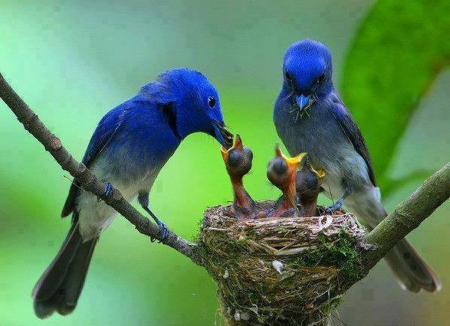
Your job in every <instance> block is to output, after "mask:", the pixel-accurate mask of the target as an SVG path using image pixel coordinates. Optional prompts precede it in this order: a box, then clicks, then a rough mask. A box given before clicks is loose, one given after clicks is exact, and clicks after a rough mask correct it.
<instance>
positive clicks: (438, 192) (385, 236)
mask: <svg viewBox="0 0 450 326" xmlns="http://www.w3.org/2000/svg"><path fill="white" fill-rule="evenodd" d="M449 197H450V163H447V164H446V165H444V167H442V168H441V169H440V170H439V171H437V172H436V173H434V174H433V175H432V176H431V177H430V178H428V179H427V180H425V182H424V183H423V184H422V185H421V186H420V187H419V188H418V189H417V190H416V191H414V193H413V194H412V195H411V196H410V197H409V198H407V199H405V200H404V201H403V202H401V203H400V204H399V205H397V207H396V208H395V209H394V211H393V212H392V213H391V214H389V215H388V216H387V217H386V218H385V219H384V220H383V221H382V222H381V223H380V224H378V225H377V227H375V228H374V229H373V230H372V231H371V232H370V233H369V234H368V235H367V236H366V241H367V243H368V244H369V245H375V246H376V249H375V250H370V251H368V252H367V253H366V254H365V255H364V256H363V259H364V262H363V264H364V267H365V269H366V270H367V271H368V270H370V269H371V268H372V267H373V266H375V264H376V263H377V262H378V261H379V260H381V259H382V258H383V257H384V256H385V255H386V253H387V252H388V251H389V250H390V249H391V248H392V247H394V246H395V245H396V244H397V243H398V242H399V241H400V240H402V239H403V238H404V237H405V236H406V235H407V234H408V233H410V232H411V231H412V230H414V229H416V228H417V227H418V226H419V225H420V223H422V221H424V220H425V219H426V218H427V217H428V216H430V215H431V213H433V212H434V211H435V210H436V208H438V207H439V206H440V205H442V204H443V203H444V202H445V201H446V200H447V199H448V198H449Z"/></svg>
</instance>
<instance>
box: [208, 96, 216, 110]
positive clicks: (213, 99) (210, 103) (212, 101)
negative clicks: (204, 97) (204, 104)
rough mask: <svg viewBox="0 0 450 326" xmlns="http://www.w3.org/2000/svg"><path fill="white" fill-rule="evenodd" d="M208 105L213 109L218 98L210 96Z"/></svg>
mask: <svg viewBox="0 0 450 326" xmlns="http://www.w3.org/2000/svg"><path fill="white" fill-rule="evenodd" d="M208 105H209V107H210V108H211V109H212V108H213V107H214V106H215V105H216V99H215V98H214V97H213V96H210V97H208Z"/></svg>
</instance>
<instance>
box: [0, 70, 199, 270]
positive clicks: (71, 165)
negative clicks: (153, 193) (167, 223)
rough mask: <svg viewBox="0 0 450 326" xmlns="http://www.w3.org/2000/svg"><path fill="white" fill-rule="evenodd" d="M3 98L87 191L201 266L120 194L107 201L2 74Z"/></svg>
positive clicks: (185, 244)
mask: <svg viewBox="0 0 450 326" xmlns="http://www.w3.org/2000/svg"><path fill="white" fill-rule="evenodd" d="M0 97H1V98H2V99H3V101H4V102H5V103H6V105H8V107H9V108H10V109H11V110H12V111H13V112H14V114H15V115H16V116H17V118H18V120H19V121H20V122H21V123H22V124H23V126H24V127H25V129H26V130H27V131H28V132H29V133H31V134H32V135H33V136H34V137H35V138H36V139H37V140H38V141H39V142H40V143H41V144H42V145H44V147H45V149H46V150H47V151H48V152H49V153H50V154H51V155H52V156H53V157H54V158H55V160H56V161H57V162H58V164H59V165H60V166H61V167H62V168H63V169H64V170H66V171H67V172H69V173H70V174H71V175H72V176H73V177H74V178H76V179H77V180H78V181H79V182H80V184H81V186H82V187H83V188H84V189H85V190H87V191H89V192H91V193H93V194H94V195H96V196H97V197H99V198H101V199H102V200H104V201H105V203H106V204H108V205H109V206H111V207H113V208H114V209H115V210H116V211H117V212H119V213H120V214H121V215H122V216H123V217H125V218H126V219H127V220H128V221H130V222H131V223H132V224H133V225H134V226H135V227H136V229H137V230H138V231H139V232H140V233H142V234H144V235H147V236H149V237H151V238H152V239H156V240H159V241H160V242H162V243H164V244H165V245H168V246H170V247H172V248H173V249H175V250H177V251H178V252H180V253H181V254H183V255H185V256H187V257H189V258H190V259H191V260H192V261H193V262H194V263H196V264H200V261H199V259H198V257H197V256H196V255H195V254H194V251H193V248H194V247H195V244H193V243H191V242H189V241H187V240H185V239H183V238H181V237H179V236H178V235H176V234H175V233H174V232H172V231H170V230H169V232H168V236H167V238H166V239H165V240H163V239H162V238H161V235H160V234H159V228H158V226H157V225H156V224H154V223H151V222H150V220H149V219H148V218H146V217H145V216H143V215H142V214H141V213H139V212H138V211H137V210H136V209H135V208H134V207H133V206H131V205H130V204H129V203H128V202H127V201H126V200H125V198H123V196H122V194H121V193H120V191H119V190H117V189H114V192H113V194H112V195H111V196H108V197H105V196H104V191H105V184H104V183H103V182H100V181H99V180H98V179H97V178H96V177H95V175H94V174H93V173H91V172H90V171H89V170H88V169H87V168H86V166H85V165H84V164H82V163H79V162H77V161H76V160H75V159H74V158H73V157H72V155H71V154H70V153H69V152H68V151H67V150H66V149H65V148H64V147H63V145H62V143H61V141H60V140H59V138H58V137H56V136H55V135H54V134H52V133H51V132H50V130H49V129H48V128H47V127H46V126H45V125H44V124H43V123H42V121H41V120H39V118H38V116H37V115H36V114H35V113H34V112H33V111H32V110H31V109H30V108H29V107H28V105H27V104H26V103H25V102H24V101H23V100H22V99H21V98H20V97H19V95H17V93H16V92H15V91H14V90H13V89H12V88H11V86H10V85H9V84H8V82H7V81H6V80H5V79H4V77H3V75H2V74H1V73H0Z"/></svg>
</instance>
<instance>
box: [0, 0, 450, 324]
mask: <svg viewBox="0 0 450 326" xmlns="http://www.w3.org/2000/svg"><path fill="white" fill-rule="evenodd" d="M387 2H389V1H384V3H387ZM391 2H392V1H391ZM422 2H423V1H411V2H410V3H411V4H418V6H419V7H420V3H422ZM448 4H449V2H448V1H441V2H439V1H436V2H435V3H434V7H433V8H435V10H434V11H433V12H432V14H428V13H427V12H426V11H425V12H424V10H423V8H419V7H418V8H415V7H411V5H410V8H409V9H410V10H408V8H407V9H405V8H403V9H402V8H400V9H399V8H389V9H388V10H384V11H383V10H382V9H383V8H387V5H386V6H385V7H381V9H380V7H379V6H378V4H377V7H375V1H372V0H370V1H356V0H346V1H344V0H333V1H331V0H328V1H320V2H319V1H314V2H313V1H289V2H278V3H277V2H272V1H253V2H245V3H244V2H242V1H238V0H235V1H227V2H215V1H214V2H213V1H195V0H194V1H190V2H184V1H172V0H171V1H165V2H157V1H143V0H141V1H138V0H132V1H128V2H125V1H116V0H113V1H94V2H92V1H86V0H81V1H77V2H69V1H51V0H50V1H39V2H36V1H20V2H18V1H11V0H1V1H0V22H1V23H0V24H1V28H0V69H1V72H2V73H3V74H4V76H5V78H6V79H7V80H8V81H9V82H10V83H11V84H12V86H13V87H14V88H15V89H16V91H17V92H18V93H19V94H20V95H22V96H23V98H24V100H25V101H26V102H27V103H28V104H29V105H30V106H31V107H32V108H33V109H34V110H35V111H36V112H37V113H38V114H39V116H40V118H41V119H42V120H43V122H44V123H46V124H47V126H49V127H50V129H51V130H52V131H53V132H54V133H55V134H56V135H58V136H59V137H60V138H61V140H62V141H63V143H64V145H65V146H66V147H67V149H68V150H69V151H71V152H72V154H73V155H74V156H75V157H76V158H78V159H81V157H82V155H83V153H84V149H85V148H86V145H87V143H88V141H89V139H90V136H91V134H92V132H93V130H94V128H95V126H96V124H97V122H98V121H99V119H100V118H101V117H102V116H103V115H104V114H105V113H106V112H107V111H108V110H109V109H110V108H112V107H114V106H116V105H117V104H119V103H121V102H123V101H124V100H126V99H127V98H130V97H132V96H133V95H134V94H135V93H136V92H137V91H138V90H139V88H140V87H141V86H142V85H143V84H145V83H147V82H149V81H150V80H153V79H154V78H156V76H157V75H158V74H159V73H160V72H162V71H163V70H165V69H168V68H171V67H177V66H186V67H189V68H195V69H198V70H200V71H202V72H203V73H204V74H205V75H206V76H208V78H209V79H210V80H211V82H212V83H213V84H215V86H216V87H217V88H218V89H219V92H220V95H221V101H222V105H223V108H224V115H225V119H226V122H227V124H228V125H229V126H231V127H232V131H233V132H239V133H240V134H241V135H242V138H243V140H244V142H245V144H246V145H248V146H250V147H251V148H252V149H253V152H254V157H255V159H254V168H253V170H252V173H251V175H249V176H248V177H247V179H246V187H247V190H248V191H249V192H250V193H251V194H252V196H253V197H254V198H255V199H268V198H276V197H277V196H278V195H279V193H278V191H277V189H275V188H274V187H272V186H270V185H269V183H268V181H267V180H266V177H265V169H266V163H267V161H268V160H269V159H270V158H271V157H272V156H273V148H274V143H275V142H277V141H278V138H277V135H276V132H275V130H274V127H273V123H272V107H273V103H274V101H275V99H276V96H277V94H278V91H279V89H280V87H281V69H280V68H281V62H282V58H283V54H284V51H285V49H286V47H287V46H289V44H291V43H293V42H294V41H297V40H299V39H302V38H305V37H310V38H313V39H317V40H319V41H321V42H323V43H325V44H326V45H327V46H328V47H329V48H330V50H331V52H332V53H333V56H334V65H335V82H336V84H337V86H338V88H340V89H341V90H342V94H343V96H344V100H345V101H346V102H347V104H348V105H349V107H350V110H351V111H352V112H353V113H354V115H355V118H356V119H357V121H358V123H359V125H360V127H361V129H362V132H363V134H365V135H366V139H367V142H368V146H369V150H370V151H372V150H373V161H374V163H375V167H376V172H377V174H378V178H379V180H380V184H381V187H382V192H383V187H385V188H386V193H389V196H385V197H384V203H385V206H386V208H387V209H388V210H392V209H393V208H394V207H395V205H396V204H397V203H399V202H400V201H401V200H402V199H403V198H405V197H406V196H407V195H409V194H410V193H411V192H412V191H413V190H414V189H415V188H416V187H417V186H418V185H419V184H420V183H421V181H423V179H424V178H425V176H426V175H430V174H431V173H432V171H434V170H437V169H439V168H440V167H441V166H442V165H444V164H445V163H446V162H447V161H448V160H449V157H450V146H449V141H450V130H449V127H448V126H449V123H450V111H449V109H448V103H449V102H450V93H449V92H448V90H449V88H450V73H449V71H448V69H447V70H446V69H445V65H446V64H448V63H449V57H448V56H447V55H448V52H446V51H447V50H448V47H449V46H450V43H449V39H448V35H449V31H448V28H449V26H450V21H449V19H450V18H448V12H450V10H443V8H444V7H445V6H446V7H447V8H448ZM430 7H431V6H430ZM411 8H412V9H411ZM371 10H373V12H378V14H377V15H378V16H377V15H375V14H373V15H372V14H371V15H370V16H369V18H370V17H371V18H372V19H368V20H367V21H366V23H364V21H365V19H366V17H367V15H369V13H370V12H371ZM416 14H418V15H423V16H425V17H428V20H424V19H422V18H423V17H422V18H420V19H416V18H415V15H416ZM433 15H437V16H436V17H434V16H433ZM377 17H378V18H377ZM380 17H381V19H380ZM403 18H405V19H403ZM377 19H378V23H377ZM379 21H382V22H383V23H382V24H381V25H380V23H379ZM402 21H403V22H404V21H409V22H411V21H414V22H417V24H418V25H417V26H416V25H414V24H413V25H411V24H410V23H402ZM436 21H439V23H440V25H439V26H431V25H433V24H435V22H436ZM419 22H421V23H419ZM377 24H378V25H377ZM420 24H422V25H423V26H420ZM362 26H363V27H362ZM371 26H372V27H371ZM383 28H384V29H383ZM389 28H390V29H391V30H392V31H389V30H388V29H389ZM424 28H425V29H424ZM383 30H388V32H387V33H388V34H387V35H388V36H389V35H391V34H389V33H392V38H391V37H387V38H386V36H385V35H381V34H380V33H379V32H380V31H383ZM414 31H423V33H422V34H423V35H422V34H421V35H422V36H420V37H418V38H414V35H415V34H414ZM377 33H378V34H377ZM380 35H381V36H380ZM397 39H399V40H398V41H397ZM413 39H414V42H412V41H411V40H413ZM430 40H431V41H432V42H434V43H432V46H430V44H429V43H427V42H431V41H430ZM410 41H411V42H410ZM433 46H434V48H433ZM411 47H412V48H411ZM432 48H433V49H438V50H436V51H434V52H433V51H432V50H429V49H432ZM441 48H444V50H442V49H441ZM416 50H417V51H416ZM441 50H442V51H443V52H442V53H441V52H439V51H441ZM417 56H419V59H418V58H417ZM423 56H425V57H426V58H429V59H430V62H428V63H427V62H425V61H424V60H422V61H421V59H423ZM427 67H428V68H429V67H432V68H433V69H431V70H430V69H428V70H427ZM402 69H405V71H406V72H405V71H403V70H402ZM414 69H417V70H416V73H415V74H414V73H413V74H411V71H414ZM408 72H409V73H408ZM415 76H420V77H421V78H422V80H419V81H417V82H416V81H415V80H414V77H415ZM419 79H420V78H419ZM397 84H398V85H399V87H398V88H397V87H396V85H397ZM386 85H389V86H386ZM400 86H401V87H400ZM408 90H409V91H410V92H408ZM393 94H394V95H393ZM397 123H398V124H397ZM0 133H1V137H0V155H1V161H0V180H1V181H0V211H1V214H0V248H1V249H0V325H110V326H113V325H221V324H223V323H222V322H221V318H220V314H219V312H218V301H217V299H216V297H215V285H214V283H213V282H212V281H211V279H210V278H209V277H208V275H207V274H206V272H205V271H204V270H202V269H201V268H199V267H197V266H195V265H194V264H192V263H191V262H190V261H189V260H188V259H186V258H185V257H183V256H181V255H180V254H178V253H177V252H175V251H174V250H172V249H170V248H168V247H165V246H163V245H159V244H156V243H155V244H151V243H150V241H149V240H148V239H147V238H145V237H144V236H142V235H140V234H139V233H138V232H136V231H135V230H134V229H133V227H132V226H131V225H130V224H129V223H128V222H126V221H125V220H124V219H123V218H120V217H118V218H117V219H116V221H115V222H114V223H113V225H112V226H111V227H110V228H109V229H108V231H107V232H105V234H104V235H103V236H102V239H101V241H100V244H99V245H98V246H97V249H96V253H95V255H94V259H93V262H92V264H91V268H90V271H89V275H88V278H87V281H86V285H85V288H84V291H83V294H82V296H81V299H80V301H79V304H78V307H77V309H76V310H75V312H74V313H73V314H72V315H70V316H67V317H61V316H59V315H55V316H52V317H51V318H49V319H48V320H45V321H41V320H39V319H37V318H36V317H35V316H34V313H33V309H32V300H31V290H32V288H33V286H34V283H35V282H36V280H37V279H38V278H39V276H40V275H41V273H42V272H43V270H44V269H45V268H46V267H47V265H48V263H49V262H50V261H51V260H52V259H53V257H54V255H55V254H56V252H57V250H58V248H59V246H60V244H61V243H62V241H63V239H64V237H65V234H66V232H67V229H68V227H69V220H68V219H67V220H61V219H60V218H59V214H60V211H61V208H62V205H63V203H64V200H65V196H66V194H67V191H68V189H69V186H70V181H69V180H68V179H67V178H66V177H67V174H66V173H65V172H63V171H62V170H61V169H60V167H59V166H58V165H57V164H56V163H55V162H54V160H53V158H51V156H50V155H48V154H47V153H45V151H44V150H43V148H42V146H41V145H40V144H38V143H37V141H36V140H34V139H33V138H32V137H31V136H30V135H29V134H27V132H25V131H24V130H23V128H22V127H21V125H20V124H19V123H18V122H17V121H16V119H15V117H14V116H13V114H12V113H11V112H10V111H9V110H8V108H7V107H6V106H5V105H4V103H3V102H1V103H0ZM399 136H401V138H399ZM218 149H219V146H218V145H217V143H215V141H214V140H213V139H210V138H209V137H208V136H206V135H200V134H199V135H192V136H190V137H188V139H186V141H185V142H184V143H183V144H182V145H181V147H180V148H179V150H178V151H177V152H176V154H175V155H174V157H173V158H172V159H171V160H170V161H169V163H168V164H167V165H166V166H165V167H164V169H163V170H162V172H161V174H160V176H159V177H158V180H157V181H156V183H155V185H154V187H153V190H152V194H151V205H152V207H153V209H154V211H155V212H156V213H157V214H158V216H160V217H161V218H162V219H163V220H164V221H165V222H166V223H167V224H168V225H169V226H170V227H171V228H172V229H173V230H174V231H175V232H177V233H179V234H180V235H182V236H184V237H187V238H189V239H192V238H193V237H194V236H195V234H196V232H197V229H198V226H199V221H200V220H201V217H202V212H203V211H204V209H205V208H206V207H207V206H212V205H217V204H224V203H227V202H228V201H230V200H231V199H232V196H231V188H230V184H229V181H228V179H227V176H226V173H225V169H224V167H223V163H222V159H221V156H220V154H219V150H218ZM383 149H384V150H383ZM417 171H419V172H417ZM411 176H412V177H411ZM417 176H418V177H417ZM323 202H324V203H325V202H326V200H323ZM449 208H450V205H449V203H446V204H445V205H443V206H442V207H441V208H439V209H438V210H437V211H436V212H435V213H434V214H433V215H432V216H431V217H430V218H429V219H427V220H426V221H425V222H424V223H423V224H422V225H421V226H420V228H419V229H418V230H416V231H415V232H413V233H412V234H411V235H410V236H409V238H410V240H411V241H412V242H413V244H414V245H415V246H416V248H417V249H418V250H419V251H420V252H421V253H422V254H423V256H424V257H425V258H426V260H427V261H428V262H429V263H430V264H431V265H432V266H433V267H434V268H435V270H436V271H437V273H438V274H439V275H440V277H441V280H442V283H443V290H442V291H441V292H440V293H437V294H432V295H431V294H427V293H420V294H411V293H408V292H404V291H402V290H401V289H400V287H399V286H397V284H396V282H395V281H394V280H393V278H392V277H391V275H390V272H389V270H388V269H387V267H386V266H385V264H383V263H381V264H379V265H378V266H377V267H376V268H375V269H374V270H373V271H372V272H371V273H370V275H369V276H368V277H367V278H366V279H364V280H363V281H362V282H360V283H359V284H358V285H356V286H355V287H354V288H352V289H351V290H350V291H349V293H348V294H347V296H346V300H345V302H344V304H343V305H342V306H341V309H340V311H339V312H336V313H334V315H335V316H336V317H337V318H335V319H334V323H335V325H340V324H342V323H341V322H340V321H339V320H341V321H342V322H343V323H345V324H346V325H446V324H449V322H448V319H449V318H450V313H449V311H448V307H449V304H450V289H449V288H450V279H449V277H448V276H447V275H449V273H450V264H449V262H450V258H449V257H450V246H449V243H448V232H449V230H450V220H449V219H448V214H449ZM338 319H339V320H338Z"/></svg>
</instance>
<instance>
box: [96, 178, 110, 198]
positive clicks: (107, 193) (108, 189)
mask: <svg viewBox="0 0 450 326" xmlns="http://www.w3.org/2000/svg"><path fill="white" fill-rule="evenodd" d="M113 191H114V187H113V186H112V184H110V183H109V182H105V191H103V193H102V195H101V196H100V197H97V201H98V202H101V201H102V198H101V197H109V196H111V195H112V194H113Z"/></svg>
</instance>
